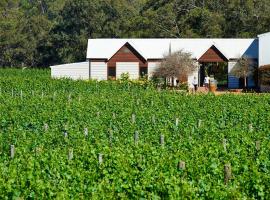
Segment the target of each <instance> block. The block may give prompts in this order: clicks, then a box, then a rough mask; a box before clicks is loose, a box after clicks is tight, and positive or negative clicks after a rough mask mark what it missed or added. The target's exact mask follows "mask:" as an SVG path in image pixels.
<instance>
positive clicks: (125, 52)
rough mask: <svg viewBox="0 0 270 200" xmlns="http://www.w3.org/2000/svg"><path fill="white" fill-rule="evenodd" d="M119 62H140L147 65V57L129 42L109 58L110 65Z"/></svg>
mask: <svg viewBox="0 0 270 200" xmlns="http://www.w3.org/2000/svg"><path fill="white" fill-rule="evenodd" d="M117 62H139V66H147V61H146V59H145V58H144V57H143V56H142V55H141V54H140V53H139V52H138V51H137V50H136V49H135V48H133V47H132V46H131V45H130V44H129V43H126V44H125V45H123V46H122V47H121V48H120V49H119V50H118V51H117V52H116V53H115V54H114V55H113V56H112V57H111V58H110V59H109V60H108V66H109V67H113V66H116V63H117Z"/></svg>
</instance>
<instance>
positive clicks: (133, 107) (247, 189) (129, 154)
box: [0, 69, 270, 199]
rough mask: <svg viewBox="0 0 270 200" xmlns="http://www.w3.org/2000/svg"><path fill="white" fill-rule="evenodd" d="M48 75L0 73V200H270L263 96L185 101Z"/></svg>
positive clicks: (268, 118) (268, 107) (267, 106)
mask: <svg viewBox="0 0 270 200" xmlns="http://www.w3.org/2000/svg"><path fill="white" fill-rule="evenodd" d="M49 73H50V72H49V71H46V70H44V71H42V70H27V69H26V70H10V69H6V70H0V88H1V91H0V198H1V199H18V198H21V199H121V198H123V199H139V198H141V199H249V198H250V199H269V198H270V184H269V182H270V171H269V169H270V159H269V155H270V148H269V146H270V142H269V139H270V135H269V130H270V95H256V94H246V95H222V96H214V95H211V94H209V95H188V94H185V93H177V92H176V91H157V90H155V89H154V88H152V87H147V88H146V87H143V86H142V85H140V84H136V83H132V84H129V85H126V84H122V83H120V82H112V81H110V82H95V81H72V80H68V79H63V80H52V79H51V78H50V75H49ZM176 119H178V120H176ZM176 121H177V123H176ZM44 124H46V125H47V126H46V128H45V126H44ZM85 128H87V129H88V132H87V134H85ZM136 131H138V135H137V136H136V139H137V142H134V133H135V132H136ZM161 135H163V136H164V145H162V146H161V145H160V136H161ZM225 140H226V144H224V141H225ZM10 145H14V146H15V154H14V157H13V158H11V157H10ZM70 149H72V150H73V155H72V156H70V155H69V152H70ZM101 154H102V156H103V157H102V159H100V156H101ZM179 161H184V162H185V168H183V169H179V168H178V163H179ZM226 163H230V165H231V173H232V176H231V178H230V180H229V182H228V184H226V185H225V184H224V165H225V164H226Z"/></svg>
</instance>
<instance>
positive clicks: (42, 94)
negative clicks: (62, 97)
mask: <svg viewBox="0 0 270 200" xmlns="http://www.w3.org/2000/svg"><path fill="white" fill-rule="evenodd" d="M43 97H44V92H43V90H42V93H41V99H43Z"/></svg>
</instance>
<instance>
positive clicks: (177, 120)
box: [175, 118, 179, 127]
mask: <svg viewBox="0 0 270 200" xmlns="http://www.w3.org/2000/svg"><path fill="white" fill-rule="evenodd" d="M178 125H179V118H176V119H175V126H176V127H178Z"/></svg>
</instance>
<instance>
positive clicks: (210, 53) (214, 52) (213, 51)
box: [198, 45, 228, 62]
mask: <svg viewBox="0 0 270 200" xmlns="http://www.w3.org/2000/svg"><path fill="white" fill-rule="evenodd" d="M198 61H199V62H228V59H227V58H226V57H225V56H224V55H223V54H222V53H221V52H220V51H219V50H218V48H216V47H215V45H213V46H211V47H210V48H209V49H208V50H207V51H206V52H205V53H204V54H203V55H202V56H201V57H200V58H199V60H198Z"/></svg>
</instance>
